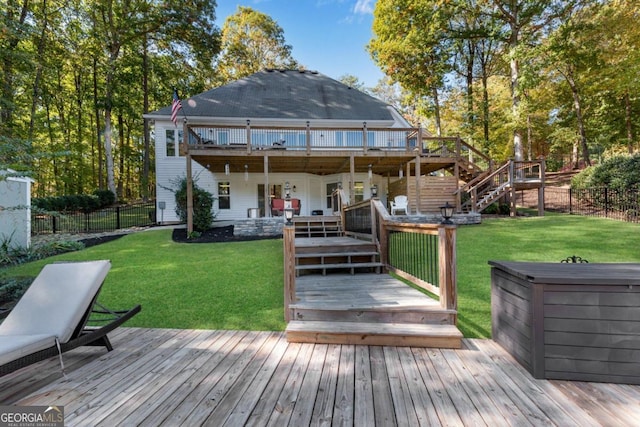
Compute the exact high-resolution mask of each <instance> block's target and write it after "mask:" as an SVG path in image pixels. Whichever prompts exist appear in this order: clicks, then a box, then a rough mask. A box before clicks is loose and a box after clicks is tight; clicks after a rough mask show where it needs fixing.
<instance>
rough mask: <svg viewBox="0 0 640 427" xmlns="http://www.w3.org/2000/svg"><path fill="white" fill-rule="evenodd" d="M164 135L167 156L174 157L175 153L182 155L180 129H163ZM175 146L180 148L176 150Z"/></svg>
mask: <svg viewBox="0 0 640 427" xmlns="http://www.w3.org/2000/svg"><path fill="white" fill-rule="evenodd" d="M165 135H166V138H165V141H166V145H167V150H166V155H167V157H175V156H177V155H180V156H183V155H184V150H182V143H183V142H182V129H167V130H166V131H165ZM176 147H180V150H176Z"/></svg>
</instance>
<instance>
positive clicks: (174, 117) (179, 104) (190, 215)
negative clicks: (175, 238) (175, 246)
mask: <svg viewBox="0 0 640 427" xmlns="http://www.w3.org/2000/svg"><path fill="white" fill-rule="evenodd" d="M176 104H177V105H176ZM175 108H178V109H180V110H182V115H183V117H184V121H183V124H182V138H183V140H182V142H183V144H182V146H183V147H184V151H185V160H186V162H187V171H186V172H187V238H190V236H191V235H192V233H193V177H192V175H193V172H192V168H191V153H189V129H188V127H187V113H186V112H185V111H184V108H183V106H182V101H181V100H180V97H179V96H178V89H176V88H175V87H174V88H173V104H172V111H171V118H172V120H173V122H174V124H175V125H176V126H177V125H178V120H177V114H178V111H176V110H175Z"/></svg>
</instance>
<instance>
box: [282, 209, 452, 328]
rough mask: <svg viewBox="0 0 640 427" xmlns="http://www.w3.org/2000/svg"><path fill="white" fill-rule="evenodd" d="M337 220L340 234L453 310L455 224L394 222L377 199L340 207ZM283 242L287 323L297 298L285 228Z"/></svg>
mask: <svg viewBox="0 0 640 427" xmlns="http://www.w3.org/2000/svg"><path fill="white" fill-rule="evenodd" d="M342 221H343V229H344V232H345V235H349V236H352V237H356V238H360V239H363V240H370V241H372V242H374V243H375V244H376V245H377V246H378V249H379V251H380V261H381V262H382V264H383V265H384V266H385V268H386V270H387V271H390V272H392V273H394V274H396V275H397V276H399V277H401V278H403V279H405V280H408V281H410V282H411V283H413V284H415V285H416V286H418V287H420V288H423V289H425V290H426V291H428V292H431V293H432V294H434V295H436V296H437V297H439V299H440V306H441V307H442V308H444V309H447V310H457V307H458V303H457V284H456V226H455V225H453V224H413V223H396V222H393V221H391V216H390V215H389V213H388V212H387V209H386V208H385V207H384V205H383V204H382V203H381V202H380V200H378V199H370V200H365V201H363V202H360V203H357V204H355V205H351V206H345V207H344V208H343V209H342ZM283 240H284V244H283V245H284V312H285V321H287V322H289V321H290V320H291V313H290V311H289V305H290V304H291V303H293V302H294V301H295V298H296V273H295V258H296V248H295V227H294V226H292V225H285V226H284V228H283Z"/></svg>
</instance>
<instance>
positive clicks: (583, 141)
mask: <svg viewBox="0 0 640 427" xmlns="http://www.w3.org/2000/svg"><path fill="white" fill-rule="evenodd" d="M566 77H567V82H568V83H569V87H571V94H572V95H573V107H574V109H575V111H576V121H577V122H578V135H579V137H580V140H579V144H580V149H581V151H582V160H584V164H585V165H587V166H591V159H590V158H589V147H588V146H587V133H586V130H585V126H584V118H583V116H582V104H581V102H580V91H579V90H578V85H577V84H576V81H575V79H574V78H573V72H572V71H571V70H569V72H568V73H567V75H566Z"/></svg>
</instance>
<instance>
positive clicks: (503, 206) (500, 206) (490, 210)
mask: <svg viewBox="0 0 640 427" xmlns="http://www.w3.org/2000/svg"><path fill="white" fill-rule="evenodd" d="M482 213H484V214H487V215H509V214H511V207H510V206H509V204H507V203H494V204H492V205H489V206H487V207H486V208H485V209H484V210H483V211H482Z"/></svg>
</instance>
